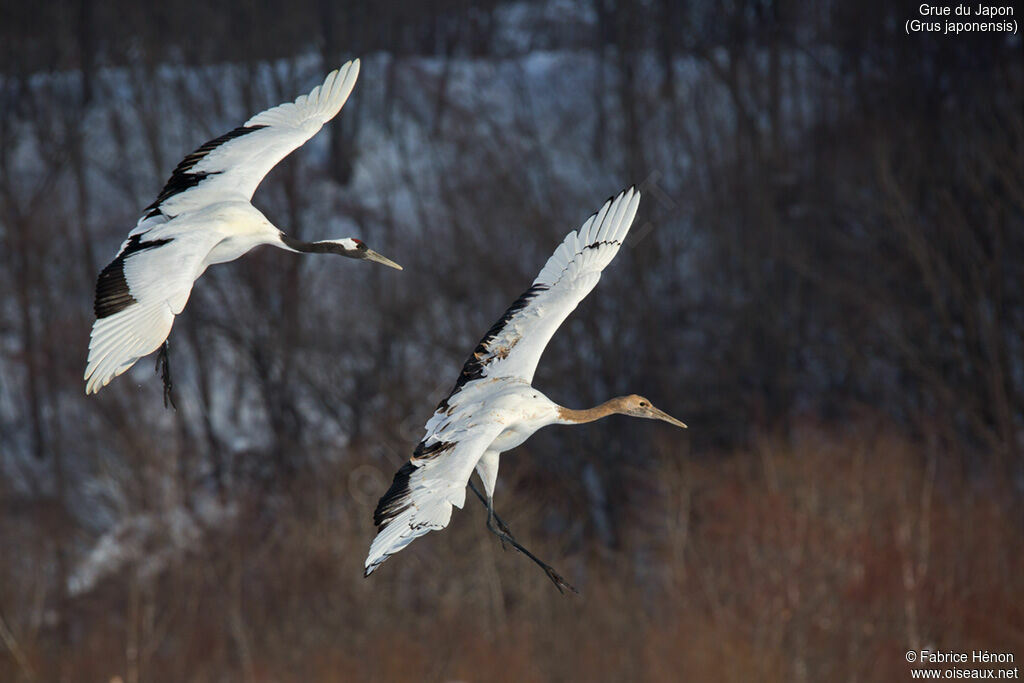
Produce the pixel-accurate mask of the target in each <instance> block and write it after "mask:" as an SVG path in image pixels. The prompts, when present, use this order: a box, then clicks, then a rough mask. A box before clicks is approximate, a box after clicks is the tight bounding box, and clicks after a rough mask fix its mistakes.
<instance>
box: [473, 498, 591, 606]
mask: <svg viewBox="0 0 1024 683" xmlns="http://www.w3.org/2000/svg"><path fill="white" fill-rule="evenodd" d="M469 487H470V488H471V489H473V493H475V494H476V495H477V497H478V498H479V499H480V501H481V502H482V503H483V504H484V505H486V506H487V529H488V530H489V531H490V532H491V533H492V534H494V535H495V536H497V537H498V538H499V539H501V546H502V547H503V548H504V547H505V543H508V544H509V545H511V546H512V547H513V548H515V549H516V550H518V551H519V552H521V553H522V554H524V555H526V556H527V557H528V558H530V559H531V560H533V561H534V562H535V563H536V564H537V566H538V567H540V568H541V569H543V570H544V573H545V574H547V575H548V578H549V579H551V582H552V583H553V584H555V588H557V589H558V592H559V593H562V594H563V595H564V594H565V591H566V589H568V590H570V591H572V592H573V593H576V594H577V595H579V591H578V590H576V588H575V587H574V586H573V585H572V584H571V583H569V582H568V581H566V580H565V579H564V578H563V577H562V575H561V574H559V573H558V572H556V571H555V568H554V567H552V566H551V565H550V564H548V563H547V562H544V561H543V560H541V559H540V558H539V557H537V556H536V555H534V554H533V553H531V552H530V551H529V550H527V549H526V548H525V547H523V544H521V543H520V542H519V541H517V540H516V538H515V536H513V535H512V532H511V531H509V528H508V526H507V525H506V524H505V523H504V522H502V521H501V519H500V518H499V517H498V515H497V514H495V512H494V502H493V501H492V500H491V499H490V498H484V496H483V495H481V493H480V492H479V491H477V489H476V487H475V486H473V483H472V482H470V484H469Z"/></svg>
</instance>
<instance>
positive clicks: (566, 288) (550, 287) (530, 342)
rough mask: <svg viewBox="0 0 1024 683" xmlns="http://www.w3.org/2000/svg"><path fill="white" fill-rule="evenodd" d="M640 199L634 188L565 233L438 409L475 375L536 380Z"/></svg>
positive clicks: (618, 242) (612, 255)
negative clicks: (555, 338)
mask: <svg viewBox="0 0 1024 683" xmlns="http://www.w3.org/2000/svg"><path fill="white" fill-rule="evenodd" d="M639 204H640V192H639V191H638V190H636V189H635V188H633V187H631V188H629V189H627V190H624V191H623V192H621V193H620V194H619V195H618V196H617V197H613V198H611V199H609V200H608V201H607V202H605V204H604V206H602V207H601V210H600V211H598V212H597V213H595V214H594V215H592V216H591V217H590V218H589V219H587V222H586V223H584V224H583V227H581V228H580V229H579V230H578V231H576V230H573V231H572V232H570V233H569V234H568V235H566V237H565V240H564V241H563V242H562V244H560V245H559V246H558V248H557V249H555V253H554V254H552V255H551V258H549V259H548V261H547V263H545V264H544V267H543V268H542V269H541V271H540V274H539V275H537V279H535V280H534V281H533V284H532V285H531V286H530V288H529V289H528V290H526V291H525V292H524V293H523V294H522V296H520V297H519V298H518V299H517V300H516V301H515V302H514V303H513V304H512V305H511V306H510V307H509V308H508V310H507V311H505V314H504V315H503V316H501V318H500V319H499V320H498V322H496V323H495V324H494V326H493V327H491V329H490V330H488V331H487V334H486V335H484V338H483V339H482V340H480V344H479V345H477V347H476V349H475V350H474V351H473V355H471V356H470V357H469V360H467V361H466V364H465V365H464V366H463V368H462V373H461V374H460V375H459V379H458V381H457V382H456V383H455V387H454V389H452V392H451V395H449V398H447V399H445V400H444V401H442V402H441V405H440V406H439V410H444V409H445V408H447V406H448V405H449V403H450V401H451V396H452V395H454V394H456V393H458V392H459V391H461V390H462V388H463V386H465V385H466V384H467V383H468V382H472V381H473V380H476V379H481V378H483V377H515V378H518V379H521V380H523V381H525V382H527V383H529V382H531V381H533V373H534V372H535V371H536V369H537V363H538V362H539V361H540V357H541V354H543V353H544V348H545V347H546V346H547V345H548V342H549V341H550V340H551V337H552V336H553V335H554V334H555V331H556V330H557V329H558V328H559V326H561V324H562V322H564V321H565V319H566V318H567V317H568V316H569V314H570V313H572V312H573V310H575V309H576V306H577V305H579V303H580V302H581V301H583V299H584V298H585V297H586V296H587V294H589V293H590V291H591V290H592V289H594V287H595V286H596V285H597V282H598V280H600V279H601V271H603V270H604V268H605V266H607V265H608V264H609V263H610V262H611V260H612V259H613V258H615V254H617V253H618V252H619V247H621V246H622V241H623V240H624V239H625V238H626V233H628V232H629V228H630V226H631V225H632V224H633V218H634V217H635V216H636V210H637V206H638V205H639Z"/></svg>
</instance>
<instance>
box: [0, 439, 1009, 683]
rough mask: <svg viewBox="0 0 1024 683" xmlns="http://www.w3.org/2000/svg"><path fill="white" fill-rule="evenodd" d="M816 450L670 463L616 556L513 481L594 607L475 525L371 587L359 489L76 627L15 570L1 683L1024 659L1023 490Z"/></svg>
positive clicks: (323, 489) (875, 673)
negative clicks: (555, 521) (1009, 493)
mask: <svg viewBox="0 0 1024 683" xmlns="http://www.w3.org/2000/svg"><path fill="white" fill-rule="evenodd" d="M865 432H867V433H866V436H865V434H864V433H865ZM795 434H796V436H795V437H794V438H792V439H791V440H790V441H789V442H788V444H787V443H784V442H782V441H780V440H776V439H772V438H764V439H762V440H760V442H759V443H758V445H757V446H756V447H755V448H753V449H751V450H750V451H744V452H737V453H731V454H723V455H718V456H714V457H711V456H707V457H702V458H699V459H697V458H684V457H681V456H680V455H679V454H678V453H675V452H673V450H672V448H671V447H670V446H668V445H667V444H665V446H664V449H663V450H662V451H661V452H659V453H655V454H652V457H653V462H654V464H653V465H652V467H651V468H650V469H649V470H646V471H643V472H631V473H627V482H626V483H627V484H628V486H626V487H625V489H624V490H625V491H626V492H627V497H626V500H624V501H622V502H621V505H620V506H619V510H620V511H619V512H618V513H617V514H618V521H619V528H618V530H617V531H618V534H619V544H618V547H616V548H614V549H612V550H610V549H608V548H606V547H602V546H600V545H599V544H597V543H596V542H593V541H587V540H582V539H587V538H588V537H589V534H587V533H579V531H580V530H579V529H577V530H574V531H573V532H572V533H569V534H564V533H555V532H552V531H550V529H549V527H550V524H545V521H544V520H545V517H544V514H543V513H544V511H545V510H546V509H547V507H548V506H550V505H551V504H553V502H552V501H554V500H557V496H556V493H557V491H556V490H555V488H554V487H555V484H554V483H552V485H551V488H550V489H549V490H538V489H537V488H536V487H534V486H531V487H526V486H525V484H524V481H525V480H524V479H522V477H524V476H526V475H525V474H523V473H522V472H520V473H519V477H520V478H519V479H517V478H516V475H515V474H514V473H511V472H510V473H509V475H508V479H506V480H505V482H504V484H503V485H502V489H501V490H500V491H499V495H500V496H503V500H502V501H501V502H502V504H503V505H502V507H503V510H504V512H505V513H506V516H507V518H508V520H509V522H510V524H511V525H512V527H513V529H514V530H517V532H518V533H519V534H520V535H521V537H522V538H523V540H524V541H525V540H527V539H528V543H527V544H528V545H531V546H536V550H537V551H538V553H539V554H540V555H541V556H543V557H546V558H547V559H549V560H551V561H552V562H553V563H554V564H555V566H556V567H558V568H559V569H560V570H562V571H563V573H565V574H566V575H567V576H568V577H570V578H571V579H575V580H576V581H577V582H578V584H577V585H578V586H579V587H580V588H581V589H582V592H583V595H582V597H563V596H560V595H559V594H558V593H557V592H556V591H555V590H554V588H553V587H552V586H551V585H549V584H548V583H547V581H546V579H545V578H544V576H543V575H542V574H541V573H540V572H539V571H537V570H536V568H535V567H533V566H532V565H531V564H529V563H528V562H527V561H525V560H524V559H523V558H521V557H518V556H516V555H515V554H514V553H512V552H508V553H505V552H502V550H501V548H500V547H499V545H498V544H497V542H496V541H494V540H493V539H492V538H491V537H489V536H488V535H487V532H486V530H485V529H484V525H483V514H482V510H481V509H480V508H479V506H476V505H475V504H472V505H468V506H467V508H466V509H465V510H463V511H462V512H461V513H458V514H456V515H455V517H454V519H453V523H452V525H451V527H450V528H449V529H448V530H446V531H445V532H443V533H435V534H431V535H429V536H427V537H425V538H424V539H421V540H419V541H417V542H416V543H414V544H413V545H412V546H410V547H409V549H408V550H406V551H404V552H403V553H402V554H401V555H399V556H396V557H395V558H393V559H392V560H391V561H389V562H388V563H386V564H385V565H384V566H383V567H382V568H381V570H380V571H379V572H378V573H377V574H375V575H374V576H373V577H372V578H371V579H367V580H364V579H363V578H362V575H361V561H362V559H363V556H364V551H365V547H366V545H367V542H368V540H369V539H370V538H371V536H372V530H371V526H370V521H369V517H370V515H369V512H370V510H369V507H368V505H369V504H368V503H367V502H366V501H365V500H360V499H361V498H362V497H361V496H354V495H351V493H352V492H351V490H350V489H351V487H350V486H349V484H348V479H346V476H347V473H348V472H349V471H350V470H351V466H350V465H345V466H344V467H342V466H339V468H338V470H337V471H335V472H321V473H318V475H317V476H315V477H309V478H307V479H304V480H302V481H298V482H296V490H301V491H302V492H303V495H289V494H279V495H275V496H273V497H271V498H269V499H268V498H267V497H266V496H258V495H255V494H254V495H252V496H250V497H249V499H248V502H247V504H246V505H244V506H243V509H242V511H241V513H240V515H239V518H238V521H237V524H235V525H234V526H233V528H232V529H230V530H224V531H219V532H210V533H209V534H208V536H207V539H206V541H205V542H204V543H203V544H201V545H200V546H197V547H195V548H193V549H192V550H191V551H190V552H189V553H188V554H187V555H186V556H183V557H180V558H179V559H178V560H177V561H176V562H175V563H174V564H173V565H172V566H170V567H168V568H167V569H166V570H165V571H163V572H162V573H160V574H159V576H158V577H157V578H156V579H155V580H153V581H146V580H142V579H139V578H137V576H136V572H133V571H131V570H126V571H124V572H121V573H120V574H119V575H117V576H115V577H111V578H109V579H108V580H106V581H105V582H103V583H102V584H101V585H100V586H99V587H98V588H97V589H96V590H94V591H93V592H92V593H90V594H89V595H88V596H86V597H82V598H77V599H75V600H73V601H71V602H70V603H69V604H67V605H65V606H63V607H62V608H60V607H59V606H54V605H52V596H49V597H47V596H39V595H38V592H39V590H40V587H45V586H48V585H49V584H48V582H49V581H51V578H52V577H50V576H49V574H48V572H47V571H46V570H45V565H44V564H43V563H42V560H41V559H40V560H38V562H39V564H34V562H36V560H34V559H33V557H32V556H29V555H24V554H19V553H10V552H8V553H5V554H4V556H3V558H2V560H0V578H2V579H3V581H2V583H0V606H2V608H3V611H2V615H3V616H4V617H5V621H6V623H7V624H8V625H9V627H10V630H11V633H12V637H13V638H15V639H16V640H17V643H18V645H19V648H20V650H21V655H22V662H21V663H20V664H19V661H18V660H17V659H16V658H15V657H14V656H13V655H12V654H11V652H10V650H9V649H8V648H3V649H0V679H2V680H5V681H7V680H11V681H20V680H28V679H29V671H31V673H32V674H33V675H34V676H35V678H36V680H45V681H49V680H58V679H65V680H75V681H78V680H82V681H109V680H113V679H114V678H115V677H120V678H121V679H122V680H124V681H127V682H131V681H183V680H190V681H223V680H251V681H354V680H379V681H394V680H416V681H449V680H464V681H476V680H490V681H524V680H530V681H567V680H580V681H604V680H607V681H622V680H650V681H676V680H684V679H688V678H693V679H698V680H717V681H751V680H759V681H801V680H807V681H816V680H849V681H860V680H903V679H905V678H906V677H907V670H908V665H907V664H906V662H905V661H904V659H903V653H904V651H905V650H907V649H908V648H912V647H918V648H919V647H925V646H934V647H937V648H949V649H957V650H963V649H970V648H987V649H989V650H1007V651H1015V652H1017V653H1024V607H1022V606H1024V566H1022V564H1024V559H1022V558H1024V552H1022V551H1024V537H1022V535H1021V534H1020V519H1019V514H1020V508H1019V506H1018V505H1016V504H1011V503H1009V502H1007V501H1008V499H1007V498H1006V497H1004V495H1003V493H1004V490H1003V487H1001V486H1000V485H999V482H997V481H993V480H992V479H990V478H989V477H987V476H985V475H984V473H981V474H978V475H976V476H972V478H971V479H970V480H969V481H965V480H964V477H963V476H962V473H961V472H960V471H959V470H956V469H950V468H952V467H953V463H954V458H953V457H951V454H948V453H944V452H941V451H939V450H938V449H936V448H934V447H932V448H930V449H929V448H926V447H924V446H920V445H917V444H914V443H911V442H910V441H908V440H907V439H905V438H902V437H899V436H895V435H892V434H889V433H886V432H884V431H882V432H878V431H871V430H859V433H858V434H857V435H856V436H853V435H851V433H837V432H834V431H831V432H830V431H823V430H820V429H818V428H815V427H806V428H801V429H797V430H796V432H795ZM525 462H526V461H524V463H525ZM516 469H517V471H521V470H525V469H526V467H521V468H516ZM531 481H532V480H531ZM469 502H472V501H469ZM578 516H580V517H582V516H583V515H582V514H579V515H578ZM21 519H22V521H21V522H19V521H18V518H16V517H11V518H8V519H7V520H5V521H4V522H3V523H2V524H0V532H2V534H3V540H4V545H5V547H8V548H13V547H18V545H17V544H18V543H20V542H24V541H25V537H24V536H22V537H21V539H20V541H19V537H18V534H19V533H21V534H25V533H26V529H28V526H29V522H28V521H25V520H27V519H29V518H28V517H24V518H21ZM567 538H568V539H570V540H567ZM31 545H32V544H31V543H27V544H26V547H31ZM33 596H35V597H33ZM40 605H47V607H46V609H44V610H43V611H42V615H43V616H42V618H41V622H40V623H33V616H32V615H34V614H39V613H40ZM58 615H61V616H60V617H58Z"/></svg>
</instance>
